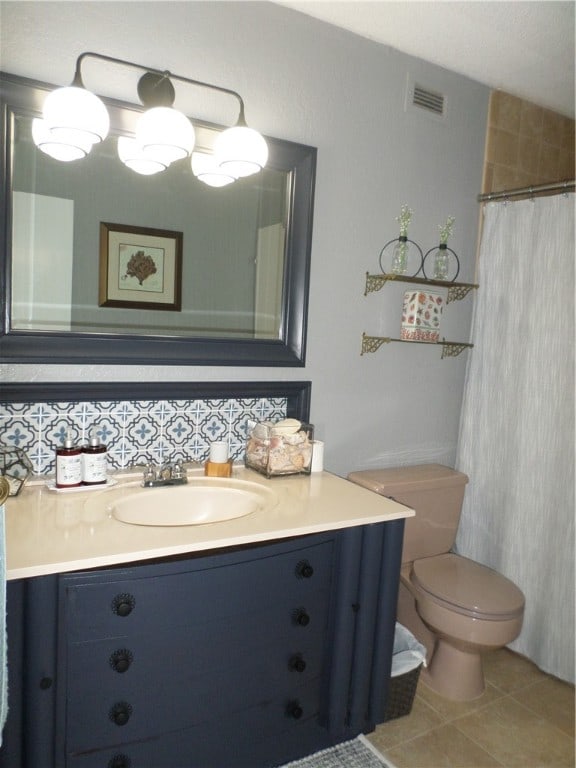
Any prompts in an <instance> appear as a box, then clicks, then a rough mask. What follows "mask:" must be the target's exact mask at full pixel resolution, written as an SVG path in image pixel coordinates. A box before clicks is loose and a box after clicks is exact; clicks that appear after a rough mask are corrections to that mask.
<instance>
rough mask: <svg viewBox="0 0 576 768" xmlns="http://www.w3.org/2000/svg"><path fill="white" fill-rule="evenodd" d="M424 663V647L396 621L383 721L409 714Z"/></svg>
mask: <svg viewBox="0 0 576 768" xmlns="http://www.w3.org/2000/svg"><path fill="white" fill-rule="evenodd" d="M425 664H426V648H425V647H424V646H423V645H422V643H420V642H418V640H417V639H416V638H415V637H414V635H413V634H412V632H410V631H409V630H408V629H406V627H404V626H403V625H402V624H399V623H398V622H397V623H396V626H395V628H394V648H393V651H392V676H391V678H390V685H389V688H388V700H387V702H386V709H385V710H384V722H386V721H387V720H393V719H394V718H396V717H403V716H404V715H409V714H410V711H411V710H412V703H413V702H414V696H415V694H416V686H417V685H418V678H419V677H420V670H421V669H422V665H425Z"/></svg>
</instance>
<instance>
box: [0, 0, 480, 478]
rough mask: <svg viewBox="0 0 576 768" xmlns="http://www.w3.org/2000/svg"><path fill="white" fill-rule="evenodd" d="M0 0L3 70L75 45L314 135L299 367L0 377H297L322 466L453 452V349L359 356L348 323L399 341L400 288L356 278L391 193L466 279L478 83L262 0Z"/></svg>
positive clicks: (457, 331) (111, 76) (463, 308)
mask: <svg viewBox="0 0 576 768" xmlns="http://www.w3.org/2000/svg"><path fill="white" fill-rule="evenodd" d="M0 9H1V14H2V17H1V29H2V32H1V35H2V37H1V40H0V43H1V48H0V50H1V52H2V53H1V58H0V65H1V67H2V69H4V70H6V71H9V72H13V73H15V74H19V75H23V76H27V77H32V78H37V79H41V80H46V81H48V82H54V83H56V84H61V85H64V84H68V83H69V82H70V81H71V79H72V75H73V69H74V62H75V59H76V56H77V55H78V54H80V53H81V52H82V51H85V50H94V51H98V52H101V53H105V54H109V55H112V56H116V57H119V58H126V59H132V60H133V61H137V62H139V63H144V64H150V65H151V66H156V67H158V68H162V69H164V68H167V69H170V70H172V71H174V72H177V73H179V74H183V75H185V76H189V77H193V78H196V79H200V80H206V81H209V82H213V83H216V84H219V85H223V86H225V87H228V88H233V89H235V90H238V91H239V92H240V93H241V94H242V96H243V97H244V100H245V103H246V112H247V120H248V122H249V123H250V124H252V125H254V127H256V128H258V129H259V130H261V131H262V132H263V133H265V134H269V135H272V136H277V137H279V138H283V139H289V140H292V141H296V142H302V143H304V144H311V145H314V146H316V147H318V172H317V183H316V201H315V219H314V237H313V244H312V274H311V293H310V312H309V323H308V331H309V338H308V354H307V362H306V367H305V368H304V369H301V368H296V369H269V368H265V369H254V368H204V367H192V366H191V367H188V368H171V367H169V366H164V367H163V366H154V367H146V368H140V367H138V368H134V367H128V366H126V367H122V366H114V367H106V366H90V365H86V366H50V365H46V366H26V365H3V366H2V367H1V371H0V372H1V374H2V377H3V378H4V380H6V381H13V382H18V381H32V380H35V381H40V380H44V381H89V380H95V381H101V380H102V381H104V380H106V381H114V380H117V381H130V380H132V379H138V380H165V381H168V380H191V381H192V380H194V381H198V380H258V379H263V380H267V379H274V380H277V379H279V380H283V379H284V380H286V379H292V380H294V379H303V378H305V379H310V380H311V381H312V412H311V419H312V421H313V422H314V423H315V425H316V435H317V437H319V438H321V439H324V440H325V442H326V452H325V466H326V468H327V469H329V470H332V471H335V472H337V473H339V474H345V473H346V472H348V471H350V470H353V469H358V468H363V467H372V466H378V465H379V464H385V465H394V464H399V463H409V462H416V463H417V462H422V461H429V460H432V461H443V462H447V463H450V462H453V460H454V455H455V448H456V441H457V432H458V421H459V414H460V405H461V397H462V387H463V380H464V373H465V367H466V360H467V357H468V355H469V354H470V353H469V352H465V353H464V354H462V355H461V356H460V357H458V358H454V359H451V358H450V359H447V360H441V359H440V349H439V348H437V347H427V346H426V345H410V344H390V345H386V346H384V347H382V348H381V349H380V351H379V352H377V353H376V354H371V355H364V356H363V357H361V356H360V344H361V335H362V332H363V331H366V332H367V333H369V334H375V335H386V336H396V335H398V333H399V325H400V315H401V308H402V295H403V292H404V290H405V286H402V285H400V284H398V285H391V286H387V287H386V288H385V289H384V290H383V291H381V292H380V293H376V294H371V295H370V296H367V297H364V295H363V294H364V281H365V273H366V271H371V272H376V271H378V255H379V253H380V250H381V248H382V246H383V245H384V243H386V242H387V241H388V240H390V239H391V238H393V237H396V236H397V234H398V225H397V223H396V221H395V217H396V216H398V214H399V212H400V208H401V206H402V204H404V203H407V204H408V205H409V206H410V207H411V208H412V209H413V210H414V218H413V222H412V225H411V227H410V236H411V237H412V238H413V239H414V240H416V241H417V242H419V243H420V244H421V245H422V246H423V248H424V250H427V249H428V248H430V247H432V246H433V245H435V244H436V242H437V240H438V231H437V225H438V224H440V223H443V222H444V221H445V219H446V217H447V216H448V215H453V216H455V217H456V225H455V230H454V235H453V237H452V238H451V240H450V243H449V244H450V245H451V247H452V248H454V250H456V251H457V252H458V254H459V256H460V260H461V263H462V271H461V275H460V279H462V280H468V281H471V280H473V278H474V255H475V248H476V238H477V226H478V215H479V211H478V205H477V203H476V200H475V198H476V194H477V192H478V191H479V189H480V183H481V174H482V162H483V153H484V135H485V127H486V114H487V107H488V96H489V90H488V88H487V87H485V86H482V85H480V84H478V83H475V82H473V81H471V80H468V79H466V78H464V77H461V76H459V75H456V74H454V73H451V72H448V71H446V70H442V69H439V68H437V67H435V66H432V65H430V64H428V63H427V62H424V61H421V60H419V59H415V58H413V57H410V56H406V55H404V54H401V53H398V52H397V51H395V50H393V49H390V48H388V47H385V46H381V45H378V44H375V43H372V42H370V41H367V40H364V39H362V38H360V37H357V36H356V35H353V34H350V33H347V32H344V31H341V30H338V29H337V28H335V27H332V26H330V25H326V24H324V23H322V22H318V21H315V20H312V19H310V18H308V17H306V16H304V15H301V14H298V13H296V12H294V11H291V10H288V9H285V8H282V7H279V6H275V5H273V4H271V3H267V2H257V3H251V2H231V3H228V2H207V3H204V2H181V3H170V2H158V3H157V2H140V3H115V2H104V3H98V2H93V3H78V2H63V3H51V2H40V3H35V2H15V3H14V2H2V4H1V6H0ZM447 38H449V30H447ZM444 43H446V40H444V41H439V44H444ZM88 73H89V74H88ZM408 79H413V80H416V81H417V82H418V83H419V84H420V85H423V86H425V87H428V88H431V89H433V90H436V91H441V92H442V93H444V94H445V96H446V99H447V105H448V111H447V117H446V119H445V120H444V121H439V120H437V119H435V118H434V117H432V116H429V115H427V114H425V113H423V112H421V111H415V110H410V109H408V110H405V106H404V105H405V91H406V83H407V80H408ZM85 84H86V86H87V87H88V88H93V89H94V90H97V91H98V92H99V93H101V94H103V95H110V96H113V97H117V98H123V99H125V100H130V96H131V94H133V93H134V87H133V84H132V81H131V79H130V78H127V76H125V74H124V72H120V73H119V72H118V71H117V70H112V69H110V70H108V69H106V68H103V67H102V66H101V67H100V68H99V67H98V66H97V65H92V66H91V68H90V70H88V69H86V77H85ZM190 90H192V89H190ZM197 98H198V101H195V100H196V99H197ZM201 98H202V96H201V95H198V94H196V93H191V94H189V93H186V94H185V95H183V96H182V101H180V102H179V103H178V106H180V107H181V108H182V109H184V111H187V112H188V113H189V114H193V115H197V116H198V117H201V118H204V119H207V120H213V121H215V122H232V121H233V120H234V119H235V114H228V115H226V114H224V112H225V110H226V109H227V108H228V107H226V106H224V105H220V104H218V105H210V104H208V103H204V102H203V101H202V102H201V101H200V99H201ZM186 99H190V103H189V104H185V103H184V102H185V100H186ZM132 100H134V99H132ZM472 302H473V299H472V298H471V297H468V298H467V299H466V300H465V301H463V302H457V303H453V304H450V306H449V307H448V308H447V310H445V313H444V321H443V327H442V334H443V335H444V336H445V337H446V338H448V339H454V340H463V341H466V340H468V336H469V326H470V318H471V312H472ZM472 354H473V352H472Z"/></svg>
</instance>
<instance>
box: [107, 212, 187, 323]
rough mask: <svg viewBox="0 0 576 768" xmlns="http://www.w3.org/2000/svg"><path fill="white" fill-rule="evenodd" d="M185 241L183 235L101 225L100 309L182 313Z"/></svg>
mask: <svg viewBox="0 0 576 768" xmlns="http://www.w3.org/2000/svg"><path fill="white" fill-rule="evenodd" d="M182 239H183V238H182V232H171V231H169V230H165V229H148V228H146V227H133V226H130V225H127V224H110V223H108V222H101V223H100V280H99V294H98V304H99V306H101V307H117V308H123V309H160V310H164V311H173V312H179V311H180V310H181V308H182Z"/></svg>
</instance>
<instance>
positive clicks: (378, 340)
mask: <svg viewBox="0 0 576 768" xmlns="http://www.w3.org/2000/svg"><path fill="white" fill-rule="evenodd" d="M392 341H394V342H399V343H400V344H427V345H428V346H429V347H435V346H438V345H441V346H442V357H441V358H440V359H441V360H444V358H445V357H458V355H459V354H460V353H461V352H463V351H464V350H465V349H468V348H471V347H473V346H474V344H464V343H463V342H459V341H446V339H442V341H409V340H408V339H393V338H390V337H389V336H368V335H367V334H366V333H363V334H362V351H361V352H360V354H361V355H363V354H365V353H370V352H377V351H378V350H379V349H380V347H381V346H382V344H390V342H392Z"/></svg>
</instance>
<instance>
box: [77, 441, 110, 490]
mask: <svg viewBox="0 0 576 768" xmlns="http://www.w3.org/2000/svg"><path fill="white" fill-rule="evenodd" d="M107 453H108V451H107V448H106V446H105V445H103V444H102V443H101V442H100V441H99V439H98V436H97V435H96V434H95V433H93V434H92V437H91V438H90V443H89V444H88V445H85V446H84V447H83V448H82V484H83V485H104V484H105V483H106V481H107V477H106V471H107V469H108V460H107Z"/></svg>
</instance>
